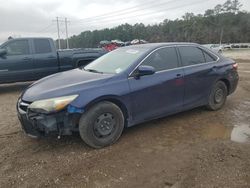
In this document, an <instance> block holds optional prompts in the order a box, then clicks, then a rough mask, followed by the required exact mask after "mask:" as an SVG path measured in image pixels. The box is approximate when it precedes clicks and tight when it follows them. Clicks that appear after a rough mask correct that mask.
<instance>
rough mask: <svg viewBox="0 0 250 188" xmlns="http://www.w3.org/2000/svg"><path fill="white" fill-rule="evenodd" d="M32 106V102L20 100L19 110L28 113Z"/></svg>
mask: <svg viewBox="0 0 250 188" xmlns="http://www.w3.org/2000/svg"><path fill="white" fill-rule="evenodd" d="M30 104H31V102H27V101H23V100H20V101H19V104H18V105H19V108H20V109H21V110H23V111H24V112H27V110H28V106H29V105H30Z"/></svg>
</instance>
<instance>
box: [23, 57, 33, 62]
mask: <svg viewBox="0 0 250 188" xmlns="http://www.w3.org/2000/svg"><path fill="white" fill-rule="evenodd" d="M31 59H32V58H30V57H24V58H23V60H24V61H30V60H31Z"/></svg>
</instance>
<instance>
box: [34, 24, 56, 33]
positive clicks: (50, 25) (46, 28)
mask: <svg viewBox="0 0 250 188" xmlns="http://www.w3.org/2000/svg"><path fill="white" fill-rule="evenodd" d="M52 26H54V24H53V23H50V24H49V25H48V26H46V27H44V28H43V29H40V30H38V31H36V32H37V33H41V32H44V31H47V30H48V29H49V28H51V27H52Z"/></svg>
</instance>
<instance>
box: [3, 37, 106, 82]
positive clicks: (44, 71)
mask: <svg viewBox="0 0 250 188" xmlns="http://www.w3.org/2000/svg"><path fill="white" fill-rule="evenodd" d="M105 53H106V52H105V51H104V50H102V49H100V48H99V49H98V48H90V49H69V50H56V48H55V45H54V41H53V40H52V39H50V38H18V39H12V40H9V41H7V42H5V43H3V44H2V45H1V46H0V84H1V83H12V82H20V81H32V80H37V79H40V78H42V77H45V76H48V75H50V74H53V73H57V72H61V71H65V70H69V69H74V68H77V67H80V66H84V65H86V64H88V63H90V62H91V61H93V60H95V59H96V58H98V57H100V56H102V55H103V54H105Z"/></svg>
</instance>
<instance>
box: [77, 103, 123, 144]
mask: <svg viewBox="0 0 250 188" xmlns="http://www.w3.org/2000/svg"><path fill="white" fill-rule="evenodd" d="M123 128H124V116H123V113H122V111H121V109H120V108H119V107H118V106H117V105H115V104H114V103H111V102H108V101H104V102H100V103H98V104H96V105H94V106H93V107H91V108H90V109H89V110H88V111H87V112H85V113H84V114H83V115H82V117H81V118H80V122H79V132H80V136H81V138H82V140H83V141H84V142H85V143H86V144H87V145H89V146H90V147H93V148H103V147H105V146H109V145H111V144H113V143H115V142H116V141H117V140H118V139H119V137H120V136H121V134H122V131H123Z"/></svg>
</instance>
